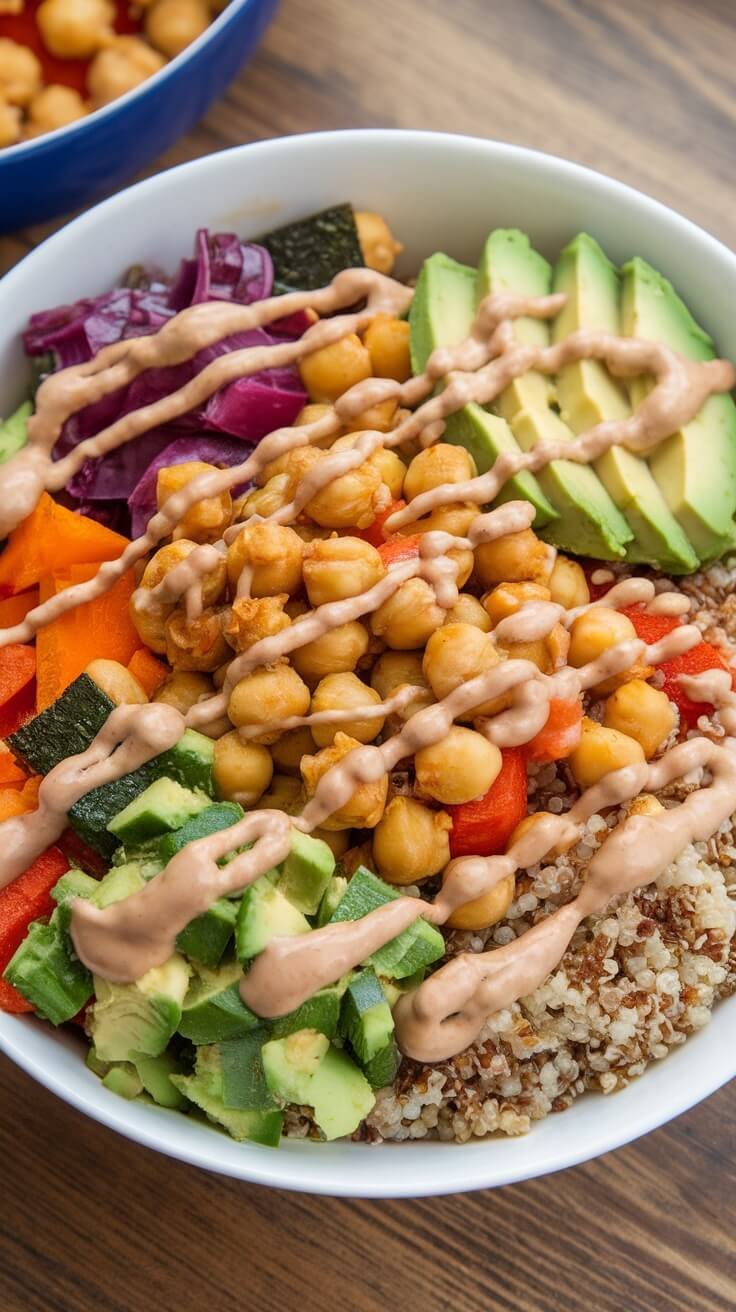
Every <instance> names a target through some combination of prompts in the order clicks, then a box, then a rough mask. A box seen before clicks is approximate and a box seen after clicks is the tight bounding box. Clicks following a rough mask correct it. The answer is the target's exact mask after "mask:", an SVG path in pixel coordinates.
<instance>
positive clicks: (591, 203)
mask: <svg viewBox="0 0 736 1312" xmlns="http://www.w3.org/2000/svg"><path fill="white" fill-rule="evenodd" d="M345 199H350V200H352V201H353V202H354V203H355V204H356V205H357V206H359V207H370V208H372V209H377V210H379V211H381V212H382V213H384V214H385V215H386V216H387V217H388V219H389V221H390V223H391V226H392V228H393V229H394V231H395V232H396V233H397V234H398V235H399V236H400V238H401V240H402V241H403V242H404V243H405V245H406V251H405V254H404V256H403V261H402V267H403V269H404V270H405V271H407V272H408V271H410V270H414V269H416V268H417V267H418V265H419V263H420V261H421V260H422V258H423V257H424V256H426V255H429V254H430V253H431V252H432V251H435V250H440V249H441V250H445V251H448V252H449V253H450V254H452V255H454V256H456V257H457V258H459V259H461V260H467V261H470V262H474V261H475V260H476V258H477V256H478V252H479V250H480V247H481V242H482V240H483V238H484V237H485V236H486V234H487V233H488V231H489V230H490V229H491V228H493V227H496V226H499V225H504V226H517V227H520V228H523V229H525V230H526V231H528V232H529V234H530V235H531V238H532V241H533V243H534V244H535V245H536V246H538V247H540V249H541V250H543V251H544V252H545V253H546V254H547V255H550V256H554V254H555V253H556V252H557V251H559V249H560V247H561V246H562V245H563V243H564V242H565V241H566V240H567V239H568V238H569V237H571V236H572V235H573V234H574V233H575V232H578V231H579V230H581V229H586V230H587V231H589V232H592V233H594V234H595V236H596V237H598V238H599V240H600V241H601V243H602V245H603V246H604V248H605V249H606V250H607V251H608V253H609V255H610V256H611V257H612V258H613V259H614V260H617V261H621V260H624V259H625V258H626V257H627V256H630V255H633V254H639V255H643V256H644V257H645V258H646V259H648V260H651V261H652V263H654V264H655V265H656V266H657V267H659V268H661V269H662V270H663V271H664V272H665V273H666V274H668V275H669V276H670V277H671V278H672V279H673V280H674V281H675V282H676V283H677V285H678V287H679V289H680V290H681V292H682V294H683V295H684V297H685V299H686V301H687V302H688V303H689V304H690V306H691V307H692V310H693V312H694V314H695V316H696V318H697V319H699V320H701V321H702V322H703V323H704V324H705V325H706V326H707V327H708V329H709V330H710V331H711V332H712V333H713V334H714V335H715V337H716V339H717V342H718V345H719V348H720V350H721V352H722V353H723V354H725V355H728V356H730V357H731V358H733V359H736V318H735V317H734V314H733V305H734V301H736V257H734V255H732V254H731V253H730V252H729V251H727V250H726V249H725V248H724V247H723V246H721V245H720V244H719V243H718V242H717V241H715V240H714V238H712V237H710V236H708V235H707V234H706V233H705V232H702V231H701V230H700V229H699V228H697V227H695V226H694V225H693V224H692V223H689V222H688V221H687V220H686V219H683V218H681V217H679V216H678V215H677V214H674V213H673V212H672V211H671V210H669V209H667V208H666V207H665V206H663V205H660V204H658V203H657V202H656V201H653V200H650V199H648V198H647V197H646V196H642V195H641V194H640V193H638V192H636V191H632V190H631V189H630V188H628V187H625V186H623V185H622V184H621V183H618V182H613V181H612V180H611V179H609V178H606V177H603V176H601V175H600V174H597V173H592V172H590V171H589V170H587V169H584V168H580V167H579V166H577V165H575V164H569V163H566V162H565V161H563V160H559V159H554V158H551V157H549V156H545V155H539V154H536V153H535V152H533V151H529V150H524V149H521V148H519V147H514V146H506V145H499V144H497V143H495V142H490V141H480V140H475V139H472V138H468V137H453V136H443V135H439V134H435V133H431V134H430V133H426V134H425V133H417V132H387V131H351V132H341V133H327V134H324V135H315V136H307V137H288V138H286V139H282V140H278V141H265V142H260V143H258V144H256V145H252V146H243V147H239V148H237V149H235V150H230V151H225V152H223V153H222V154H218V155H212V156H210V157H208V158H206V159H200V160H196V161H195V162H193V163H191V164H185V165H183V166H181V167H180V168H177V169H174V170H172V171H171V172H169V173H163V174H161V175H159V176H157V177H154V178H150V179H149V180H148V181H146V182H142V183H139V184H138V185H137V186H135V187H132V188H131V189H130V190H129V191H125V192H123V193H122V194H121V195H119V196H116V197H114V198H113V199H112V200H108V201H106V202H105V203H104V204H102V205H100V206H98V207H97V208H96V209H94V210H92V211H91V212H89V213H87V214H85V215H83V216H82V217H81V218H79V219H77V220H76V221H75V222H74V223H72V224H71V225H70V226H69V227H67V228H65V229H64V230H63V231H62V232H59V233H57V234H56V235H55V236H54V237H52V238H51V239H50V240H49V241H47V242H46V243H45V244H44V245H43V246H41V247H40V248H39V249H38V250H36V251H34V252H33V253H32V254H31V255H29V256H28V257H27V258H26V259H25V260H24V261H23V262H22V263H21V264H20V265H18V266H17V268H15V269H13V270H12V271H11V272H10V273H9V274H8V275H7V276H6V277H5V278H4V279H3V280H2V282H0V325H1V328H0V332H1V333H2V340H0V414H3V413H7V412H8V410H9V409H10V408H11V407H12V406H13V404H14V403H17V402H18V401H19V400H20V398H21V394H22V392H23V388H24V385H25V379H26V368H25V364H24V361H23V356H22V352H21V348H20V345H19V338H18V334H19V333H20V331H21V329H22V328H23V325H24V323H25V321H26V319H27V317H28V315H29V313H30V312H31V311H32V310H40V309H43V308H44V307H46V306H51V305H55V304H58V303H59V302H62V301H66V300H74V299H75V298H77V297H79V296H82V295H86V294H93V293H95V292H99V291H102V290H103V289H105V288H107V287H109V286H110V285H111V283H112V282H113V281H114V279H115V278H116V277H117V276H118V275H119V274H120V273H121V272H122V271H123V270H124V269H125V268H126V266H127V265H129V264H132V263H134V262H135V263H137V262H139V261H142V262H144V263H145V262H147V261H151V262H152V263H154V264H161V265H163V266H165V267H167V268H170V269H173V268H174V266H175V264H176V262H177V260H178V259H179V257H180V256H181V255H183V254H188V253H189V251H190V248H191V243H192V236H193V233H194V230H195V228H197V227H199V226H200V225H203V224H208V225H209V226H210V227H214V228H220V229H223V228H225V229H227V228H231V229H232V228H234V229H235V230H237V231H238V232H239V233H241V234H242V235H244V236H249V235H255V234H256V233H258V232H259V231H262V230H263V229H264V228H268V227H270V226H273V225H274V224H276V223H278V222H282V221H286V220H288V219H293V218H296V217H298V216H300V215H304V214H308V213H310V211H312V210H316V209H318V208H320V207H321V206H324V205H326V204H329V203H331V202H337V201H341V200H345ZM735 1020H736V998H734V999H732V1000H731V1001H729V1002H726V1003H723V1004H722V1005H721V1006H720V1007H718V1008H717V1009H716V1011H715V1014H714V1016H713V1019H712V1020H711V1022H710V1024H709V1025H708V1026H707V1027H706V1028H705V1029H704V1030H702V1031H701V1032H700V1033H699V1034H697V1035H695V1036H694V1037H693V1038H691V1039H689V1040H688V1042H687V1043H686V1044H685V1045H684V1046H683V1047H682V1048H679V1049H677V1050H676V1051H675V1052H673V1053H672V1055H671V1056H669V1057H667V1058H666V1060H665V1061H663V1062H660V1063H654V1064H653V1065H652V1066H651V1068H650V1069H649V1070H648V1071H647V1072H646V1073H645V1075H644V1077H643V1078H642V1079H639V1080H636V1081H634V1083H633V1084H631V1085H630V1086H629V1087H628V1088H627V1089H625V1090H623V1092H621V1093H617V1094H616V1095H614V1096H612V1097H608V1098H604V1097H602V1096H601V1095H593V1094H590V1095H588V1096H586V1097H583V1098H581V1099H580V1100H579V1101H578V1102H577V1103H576V1104H575V1105H574V1106H573V1107H572V1108H571V1109H570V1110H569V1111H567V1112H565V1113H564V1114H563V1115H561V1116H550V1117H548V1119H547V1120H545V1121H542V1122H541V1123H539V1124H538V1125H536V1126H535V1127H534V1128H533V1129H532V1131H531V1133H530V1134H529V1135H527V1136H526V1137H525V1138H522V1139H493V1140H486V1141H480V1142H474V1143H470V1144H467V1145H463V1146H459V1145H456V1144H439V1143H427V1142H424V1143H414V1144H411V1145H385V1146H383V1147H380V1148H367V1147H364V1146H362V1145H357V1144H352V1143H333V1144H324V1145H320V1144H312V1143H303V1142H295V1141H291V1142H289V1141H287V1142H285V1143H284V1145H283V1147H282V1148H281V1149H279V1150H278V1151H274V1150H273V1149H268V1148H262V1147H258V1146H256V1145H249V1144H235V1143H233V1142H232V1141H231V1140H230V1139H228V1138H226V1137H225V1136H224V1135H220V1134H218V1133H217V1132H215V1131H214V1130H210V1129H209V1128H208V1127H207V1126H205V1125H202V1124H198V1123H197V1122H195V1121H189V1120H187V1119H186V1118H185V1117H183V1116H180V1115H177V1114H175V1113H171V1112H166V1111H163V1110H161V1109H159V1108H154V1107H148V1106H144V1105H138V1104H136V1103H128V1102H124V1101H123V1099H121V1098H118V1097H116V1096H115V1095H114V1094H112V1093H108V1092H107V1090H106V1089H104V1088H103V1086H102V1085H101V1084H100V1083H99V1081H98V1080H97V1079H96V1078H95V1077H94V1076H93V1075H91V1074H90V1072H89V1071H88V1070H87V1069H86V1068H85V1066H84V1065H83V1062H82V1047H81V1044H80V1043H78V1042H75V1040H74V1038H73V1037H71V1036H67V1035H66V1034H56V1033H54V1031H53V1030H52V1029H51V1028H49V1027H46V1026H43V1025H41V1024H40V1023H38V1022H36V1021H33V1020H26V1019H18V1018H15V1017H12V1016H6V1015H2V1014H0V1048H2V1050H3V1051H4V1052H5V1053H7V1055H8V1056H9V1057H11V1058H12V1059H13V1060H14V1061H16V1062H17V1063H18V1065H19V1066H22V1067H23V1069H24V1070H26V1071H28V1072H29V1074H31V1075H32V1076H33V1077H34V1078H35V1079H37V1080H39V1081H40V1083H41V1084H44V1085H45V1086H46V1087H47V1088H48V1089H51V1090H52V1091H53V1092H54V1093H57V1094H59V1096H60V1097H62V1098H64V1099H66V1101H67V1102H70V1103H72V1104H73V1105H74V1106H75V1107H78V1108H79V1109H80V1110H81V1111H83V1112H85V1113H86V1114H87V1115H89V1116H92V1117H94V1118H95V1119H96V1120H98V1121H101V1122H103V1124H105V1125H109V1126H111V1127H112V1128H113V1129H115V1130H119V1131H120V1132H121V1133H122V1134H126V1135H128V1136H129V1137H130V1138H132V1139H135V1140H137V1141H138V1142H140V1143H144V1144H147V1145H148V1146H149V1147H151V1148H157V1149H158V1150H159V1151H161V1152H163V1153H168V1154H170V1155H171V1156H173V1157H178V1158H180V1159H181V1160H182V1161H186V1162H191V1163H193V1164H195V1165H197V1166H202V1167H206V1168H207V1169H209V1170H213V1171H219V1172H222V1173H223V1174H226V1175H232V1176H237V1177H239V1178H241V1179H244V1180H251V1181H256V1182H258V1183H261V1184H267V1185H272V1186H277V1187H278V1186H280V1187H283V1188H288V1189H299V1190H307V1191H311V1192H313V1193H324V1194H342V1195H348V1196H353V1197H356V1196H361V1197H389V1196H390V1197H402V1196H411V1195H422V1194H441V1193H452V1192H458V1191H462V1190H468V1189H479V1188H484V1187H487V1186H489V1185H500V1184H508V1183H509V1182H511V1181H514V1180H523V1179H527V1178H529V1177H530V1176H538V1175H543V1174H544V1173H545V1172H547V1171H554V1170H559V1169H560V1168H561V1167H565V1166H571V1165H573V1164H574V1163H576V1162H581V1161H585V1160H586V1159H588V1158H591V1157H596V1156H598V1155H599V1154H600V1153H604V1152H607V1151H609V1149H611V1148H616V1147H618V1146H619V1145H620V1144H623V1143H627V1142H628V1141H629V1140H631V1139H635V1138H636V1137H637V1136H638V1135H641V1134H645V1133H646V1132H647V1131H648V1130H652V1129H654V1128H655V1127H656V1126H658V1125H662V1124H664V1122H666V1121H668V1120H670V1119H671V1118H672V1117H673V1116H677V1115H678V1114H679V1113H680V1112H683V1111H685V1110H686V1109H687V1108H689V1107H692V1106H693V1105H694V1104H695V1103H697V1102H699V1101H700V1100H701V1099H702V1098H705V1097H707V1096H708V1094H710V1093H712V1092H713V1091H714V1090H715V1089H717V1088H719V1086H720V1085H722V1084H724V1083H725V1082H726V1081H727V1080H728V1079H730V1078H731V1077H732V1076H733V1075H734V1074H736V1047H735V1046H734V1043H733V1033H734V1022H735Z"/></svg>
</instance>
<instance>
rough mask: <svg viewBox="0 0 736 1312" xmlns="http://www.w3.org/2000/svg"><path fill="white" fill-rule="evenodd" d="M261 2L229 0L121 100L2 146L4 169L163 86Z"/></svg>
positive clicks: (120, 98)
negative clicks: (199, 31)
mask: <svg viewBox="0 0 736 1312" xmlns="http://www.w3.org/2000/svg"><path fill="white" fill-rule="evenodd" d="M257 3H258V0H228V3H227V4H226V6H225V8H224V9H223V10H222V12H221V13H219V14H217V16H216V17H215V18H213V20H212V22H211V23H210V25H209V27H208V28H207V30H206V31H204V32H202V34H201V36H198V37H197V38H196V40H194V41H192V43H191V45H188V46H186V47H185V49H184V50H182V51H181V52H180V53H179V54H178V55H175V56H174V58H173V59H170V60H169V62H168V63H167V64H164V67H163V68H161V69H159V71H158V72H157V73H154V74H153V76H152V77H148V78H146V80H145V81H144V82H141V83H140V85H139V86H137V87H133V89H132V91H126V93H125V95H124V96H118V98H117V100H111V101H110V103H109V105H102V106H101V108H100V109H95V110H93V111H92V113H91V114H86V115H85V117H84V118H79V119H76V120H75V121H74V122H73V123H67V124H66V126H65V127H61V128H55V129H54V131H53V132H44V133H43V134H42V135H41V136H39V137H34V138H33V140H31V141H19V142H17V144H16V145H15V146H5V147H4V148H3V149H2V150H0V170H2V166H3V164H4V163H5V161H6V160H12V162H13V163H15V162H16V161H17V160H22V159H23V158H25V157H26V156H27V155H30V154H32V153H33V151H34V150H35V151H39V150H40V149H42V148H44V147H47V146H49V145H50V144H51V143H53V144H54V145H56V144H57V143H58V142H59V141H61V139H62V138H63V137H73V136H74V134H75V133H78V132H81V131H84V129H85V128H86V129H87V130H88V131H89V130H90V126H91V125H92V124H96V123H99V122H100V120H101V119H103V118H111V117H112V116H113V115H114V114H116V113H119V112H121V111H122V110H124V109H125V107H126V106H127V105H130V104H132V102H133V101H134V100H136V99H137V98H138V97H139V96H145V95H147V94H149V93H150V92H151V91H152V90H154V89H155V88H157V87H159V86H160V85H161V83H162V82H163V81H164V80H165V79H166V78H167V77H169V76H170V75H172V74H173V73H175V72H177V71H178V70H179V69H180V68H182V67H183V66H184V65H185V64H186V63H187V62H188V60H190V59H195V58H196V57H197V55H198V54H199V53H200V51H201V50H203V49H204V47H205V46H206V45H207V43H208V42H209V41H210V40H211V39H212V37H213V36H215V35H216V34H217V33H219V32H221V31H223V30H224V28H226V27H229V25H230V24H231V23H233V22H235V19H236V17H237V16H238V15H239V14H240V13H242V11H243V10H245V9H248V8H250V7H251V6H252V5H255V4H257Z"/></svg>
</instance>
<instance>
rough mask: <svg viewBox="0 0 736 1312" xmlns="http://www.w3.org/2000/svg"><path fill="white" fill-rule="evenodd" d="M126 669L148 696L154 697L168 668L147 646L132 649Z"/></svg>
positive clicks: (167, 674) (167, 672)
mask: <svg viewBox="0 0 736 1312" xmlns="http://www.w3.org/2000/svg"><path fill="white" fill-rule="evenodd" d="M128 670H129V672H130V673H131V674H132V675H133V678H134V679H137V680H138V682H139V684H140V685H141V688H142V689H143V691H144V692H145V693H148V696H149V697H155V695H156V693H157V692H158V690H159V688H160V687H161V685H162V683H165V682H166V680H167V679H168V677H169V669H168V667H167V666H166V665H164V664H163V662H162V661H158V660H156V657H155V656H154V655H153V653H152V652H150V651H149V650H148V648H147V647H141V648H140V649H139V650H138V651H134V652H133V655H132V656H131V658H130V660H129V661H128Z"/></svg>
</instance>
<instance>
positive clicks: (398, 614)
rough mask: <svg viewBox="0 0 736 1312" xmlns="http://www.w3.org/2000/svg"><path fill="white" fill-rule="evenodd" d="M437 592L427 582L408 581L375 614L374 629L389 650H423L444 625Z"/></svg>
mask: <svg viewBox="0 0 736 1312" xmlns="http://www.w3.org/2000/svg"><path fill="white" fill-rule="evenodd" d="M444 619H445V612H444V611H443V609H442V607H441V606H439V605H438V604H437V598H436V597H435V594H434V589H433V588H432V587H430V585H429V583H427V582H426V580H425V579H420V578H413V579H407V580H406V582H405V583H402V584H400V586H399V587H398V588H397V589H396V592H394V593H393V594H392V595H391V596H390V597H387V599H386V601H384V602H382V604H381V605H380V606H379V607H378V609H377V610H375V611H374V612H373V615H372V616H371V628H372V630H373V632H374V633H375V635H376V637H378V638H382V639H383V641H384V642H385V643H386V646H387V647H393V648H394V649H395V650H397V651H410V650H411V649H412V648H415V647H423V646H424V644H425V642H427V641H428V639H430V638H431V636H432V634H433V633H434V632H435V630H436V629H438V628H439V627H440V625H441V624H443V623H444Z"/></svg>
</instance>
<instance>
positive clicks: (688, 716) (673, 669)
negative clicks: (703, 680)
mask: <svg viewBox="0 0 736 1312" xmlns="http://www.w3.org/2000/svg"><path fill="white" fill-rule="evenodd" d="M657 669H659V670H661V671H662V673H663V674H664V691H665V692H666V693H667V696H668V697H669V699H670V701H672V702H674V703H675V705H676V706H677V708H678V710H679V712H680V720H681V721H682V724H683V725H684V727H685V728H687V729H694V728H695V727H696V725H697V723H698V718H699V716H701V715H712V714H713V707H712V706H711V704H710V702H694V701H692V700H691V699H690V697H688V695H687V693H686V692H685V689H684V688H683V686H682V684H681V683H680V677H679V676H680V675H681V674H689V675H694V674H703V673H704V672H705V670H727V671H728V673H729V674H730V675H731V683H732V686H736V683H735V676H734V670H733V669H732V668H731V666H730V665H729V664H728V662H727V661H726V660H725V658H724V656H723V654H722V653H721V652H720V651H719V649H718V647H715V646H714V645H713V643H712V642H699V643H698V645H697V647H691V648H690V651H684V652H683V653H682V655H681V656H673V657H672V660H670V661H662V664H661V665H658V666H657Z"/></svg>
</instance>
